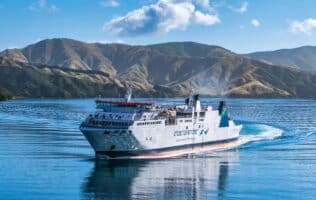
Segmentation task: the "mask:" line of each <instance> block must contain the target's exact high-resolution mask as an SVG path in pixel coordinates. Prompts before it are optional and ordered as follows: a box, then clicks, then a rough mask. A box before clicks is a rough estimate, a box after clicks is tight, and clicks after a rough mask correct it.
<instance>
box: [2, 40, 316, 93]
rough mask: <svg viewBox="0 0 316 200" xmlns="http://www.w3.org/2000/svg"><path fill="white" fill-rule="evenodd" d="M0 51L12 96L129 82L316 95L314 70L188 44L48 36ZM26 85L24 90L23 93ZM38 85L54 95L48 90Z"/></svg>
mask: <svg viewBox="0 0 316 200" xmlns="http://www.w3.org/2000/svg"><path fill="white" fill-rule="evenodd" d="M0 55H2V57H3V59H2V60H6V61H1V60H0V64H1V62H3V64H2V65H0V73H1V74H0V76H1V77H0V87H3V88H5V89H7V90H8V91H10V92H12V93H13V94H14V95H15V96H27V97H32V96H36V97H77V96H82V97H83V96H96V95H98V94H104V95H108V96H113V95H117V94H118V93H121V91H122V93H123V90H124V89H123V88H126V87H127V86H131V87H132V88H134V90H135V91H137V93H138V94H139V95H145V94H150V95H153V96H161V95H163V96H183V95H187V94H188V93H189V91H190V89H191V88H194V89H196V92H199V93H200V94H204V95H212V96H234V97H301V98H305V97H308V98H315V97H316V94H315V92H314V91H315V89H316V74H315V73H314V72H307V71H304V70H300V69H294V68H289V67H285V66H279V65H272V64H268V63H266V62H262V61H258V60H253V59H250V58H248V57H245V56H243V55H239V54H236V53H234V52H232V51H230V50H227V49H225V48H222V47H219V46H212V45H205V44H199V43H194V42H171V43H163V44H155V45H147V46H131V45H126V44H100V43H84V42H80V41H75V40H71V39H49V40H43V41H40V42H38V43H36V44H32V45H29V46H27V47H25V48H22V49H10V50H5V51H3V52H1V53H0ZM12 66H15V67H12ZM2 74H4V75H2ZM25 74H26V75H25ZM34 74H36V76H35V75H34ZM8 77H10V79H8ZM39 77H40V78H39ZM42 77H45V79H44V78H42ZM4 79H5V80H6V81H3V80H4ZM20 79H22V80H23V81H19V80H20ZM10 80H14V81H11V82H13V83H10ZM46 80H47V81H46ZM29 82H32V84H30V85H28V84H29ZM24 83H26V84H25V85H28V86H29V88H28V91H29V93H26V92H22V91H23V87H22V86H21V85H23V84H24ZM66 83H69V86H66V85H65V84H66ZM38 85H41V87H43V88H53V89H54V90H53V91H56V93H54V92H50V93H49V94H46V92H48V91H47V90H45V89H40V87H38ZM105 85H108V86H109V87H113V88H114V89H113V90H109V88H107V87H105ZM31 86H32V87H31ZM81 88H84V89H81ZM95 88H97V89H95ZM115 88H117V89H115ZM20 90H21V91H20ZM103 90H106V91H107V92H104V91H103ZM34 91H36V92H34ZM57 91H58V92H57ZM73 91H76V92H73ZM81 91H84V92H82V93H80V92H81ZM115 91H120V92H115Z"/></svg>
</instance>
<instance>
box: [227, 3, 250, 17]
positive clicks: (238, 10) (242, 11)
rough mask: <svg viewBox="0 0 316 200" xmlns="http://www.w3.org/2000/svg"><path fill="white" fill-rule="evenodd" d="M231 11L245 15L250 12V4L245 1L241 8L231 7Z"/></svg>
mask: <svg viewBox="0 0 316 200" xmlns="http://www.w3.org/2000/svg"><path fill="white" fill-rule="evenodd" d="M229 8H230V9H231V10H233V11H235V12H238V13H241V14H242V13H245V12H247V10H248V2H247V1H244V2H242V4H241V5H240V7H234V6H230V7H229Z"/></svg>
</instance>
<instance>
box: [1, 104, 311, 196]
mask: <svg viewBox="0 0 316 200" xmlns="http://www.w3.org/2000/svg"><path fill="white" fill-rule="evenodd" d="M143 100H144V99H143ZM151 100H154V101H156V102H158V104H169V103H179V102H182V101H183V99H180V98H179V99H151ZM218 100H219V99H211V98H209V99H202V101H203V103H204V104H209V105H213V106H215V107H217V103H218ZM226 101H227V103H228V106H229V111H230V113H231V115H232V117H233V118H234V120H236V121H237V122H238V123H241V124H243V129H242V132H241V137H240V145H239V146H238V147H237V148H235V149H231V150H226V151H221V152H208V153H203V154H199V155H191V156H185V157H181V158H174V159H163V160H124V161H106V160H95V159H94V152H93V150H92V148H90V146H89V144H88V142H87V141H86V140H85V138H84V136H83V135H82V134H81V133H80V131H79V130H78V127H79V124H80V122H81V121H82V120H84V118H85V116H86V115H87V114H89V113H90V112H93V111H94V101H93V99H71V100H57V99H56V100H55V99H51V100H38V99H35V100H12V101H6V102H0V199H5V200H9V199H54V200H55V199H124V200H125V199H316V101H315V100H295V99H291V100H286V99H226Z"/></svg>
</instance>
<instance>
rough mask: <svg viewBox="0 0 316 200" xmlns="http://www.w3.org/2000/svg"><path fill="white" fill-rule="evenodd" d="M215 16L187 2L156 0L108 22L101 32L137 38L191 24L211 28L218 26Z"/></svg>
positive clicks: (187, 0)
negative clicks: (109, 31) (211, 26)
mask: <svg viewBox="0 0 316 200" xmlns="http://www.w3.org/2000/svg"><path fill="white" fill-rule="evenodd" d="M219 22H220V19H219V17H218V16H217V15H216V14H211V13H202V12H201V11H198V10H196V7H195V5H194V4H193V3H192V1H190V0H186V1H178V0H158V2H157V3H154V4H149V5H147V6H143V7H141V8H139V9H136V10H133V11H130V12H128V13H127V14H126V15H124V16H120V17H116V18H114V19H112V20H111V21H110V22H107V23H106V24H105V25H104V27H103V30H112V31H114V32H116V33H117V34H119V35H122V36H136V35H142V34H149V33H155V32H169V31H171V30H175V29H182V30H183V29H185V28H186V27H187V26H189V25H191V24H192V23H196V24H201V25H213V24H216V23H219Z"/></svg>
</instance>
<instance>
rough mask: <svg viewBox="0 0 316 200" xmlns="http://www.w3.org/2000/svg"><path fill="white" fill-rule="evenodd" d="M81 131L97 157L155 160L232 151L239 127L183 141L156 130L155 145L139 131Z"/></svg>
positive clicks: (192, 136) (95, 129)
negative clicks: (230, 149)
mask: <svg viewBox="0 0 316 200" xmlns="http://www.w3.org/2000/svg"><path fill="white" fill-rule="evenodd" d="M80 129H81V131H82V132H83V134H84V135H85V137H86V138H87V140H88V141H89V143H90V144H91V146H92V147H93V149H94V150H95V152H96V156H97V158H108V159H110V158H116V159H117V158H119V159H126V158H133V159H155V158H170V157H177V156H182V155H186V154H197V153H201V152H206V151H218V150H223V149H229V148H234V147H236V146H237V145H238V136H239V131H240V129H241V126H236V125H234V128H226V129H223V128H221V129H218V130H217V131H218V132H217V133H213V132H210V131H203V129H201V130H198V131H196V132H197V134H195V135H189V136H183V137H182V138H177V136H175V134H174V133H173V131H172V132H171V131H166V132H165V136H164V137H163V136H161V135H160V134H157V132H156V130H155V135H158V136H159V137H160V138H155V141H154V142H152V141H153V140H149V139H148V138H152V137H154V135H151V134H150V132H149V133H147V134H142V133H141V131H140V133H139V132H138V133H133V132H131V133H130V132H128V130H125V131H122V132H123V133H122V132H120V131H117V132H115V131H113V130H112V131H111V132H110V133H109V134H105V133H107V132H109V129H102V128H90V127H81V128H80ZM168 132H170V133H169V134H168ZM201 133H202V134H201ZM113 147H114V148H113Z"/></svg>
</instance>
